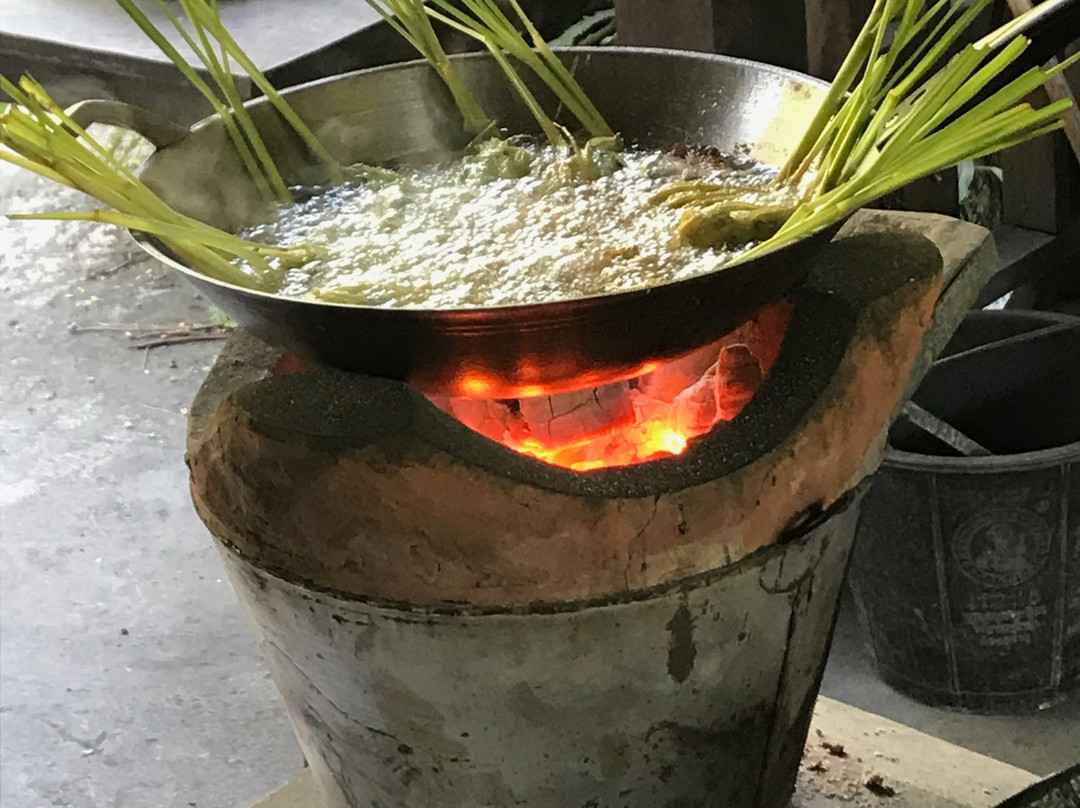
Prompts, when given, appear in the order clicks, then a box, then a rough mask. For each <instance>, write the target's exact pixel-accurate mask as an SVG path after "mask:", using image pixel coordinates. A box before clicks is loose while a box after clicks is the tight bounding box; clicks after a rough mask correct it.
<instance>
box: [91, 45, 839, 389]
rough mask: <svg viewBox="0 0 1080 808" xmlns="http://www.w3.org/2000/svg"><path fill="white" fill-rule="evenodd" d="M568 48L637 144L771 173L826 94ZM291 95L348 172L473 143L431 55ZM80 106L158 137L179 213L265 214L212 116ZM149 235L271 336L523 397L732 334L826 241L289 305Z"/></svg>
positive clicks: (243, 219) (735, 72)
mask: <svg viewBox="0 0 1080 808" xmlns="http://www.w3.org/2000/svg"><path fill="white" fill-rule="evenodd" d="M563 55H564V58H565V59H567V60H568V63H569V64H570V65H571V67H572V69H573V70H574V72H575V74H576V76H577V78H578V80H579V81H580V82H581V84H582V86H583V87H584V89H585V91H586V92H587V93H588V94H589V96H590V97H591V98H593V99H594V101H595V102H596V103H597V105H598V106H599V108H600V110H601V112H602V113H603V114H604V116H605V118H606V119H607V120H608V122H609V123H610V124H611V126H612V127H613V128H614V129H615V130H616V131H617V132H619V133H620V134H621V135H622V136H623V138H624V140H626V141H627V142H628V143H635V144H641V145H645V146H662V147H663V146H671V145H674V144H678V143H701V144H709V145H712V146H716V147H718V148H720V149H721V150H723V151H735V150H737V149H742V148H745V149H748V150H749V153H750V154H751V155H753V156H754V157H756V158H758V159H760V160H762V161H764V162H767V163H774V164H776V163H780V162H782V161H783V160H784V158H785V157H786V156H787V154H788V153H789V152H790V151H791V150H792V149H793V148H794V147H795V144H796V143H797V142H798V139H799V137H800V135H801V134H802V132H803V130H804V129H805V127H806V125H807V124H808V122H809V120H810V118H811V117H812V116H813V114H814V111H815V109H816V107H817V104H818V102H819V100H820V98H821V96H822V95H823V93H824V91H825V89H826V88H827V85H826V84H825V83H824V82H821V81H818V80H816V79H812V78H809V77H807V76H803V75H800V74H797V73H793V72H790V71H787V70H783V69H780V68H776V67H770V66H768V65H762V64H756V63H753V62H748V61H744V60H740V59H733V58H728V57H723V56H715V55H706V54H694V53H687V52H679V51H662V50H645V49H629V48H597V49H592V48H571V49H566V50H565V51H563ZM453 58H454V59H455V61H456V62H457V67H458V69H459V71H460V73H461V75H462V77H463V79H464V80H465V81H466V82H467V84H468V85H469V86H470V87H471V88H472V89H473V90H474V92H475V93H476V95H477V97H478V99H479V101H480V103H481V104H482V105H483V107H484V108H485V109H486V110H488V111H489V114H492V115H494V116H496V117H497V118H498V120H499V122H500V124H501V125H503V126H504V127H506V128H507V129H508V130H509V131H511V132H534V131H536V126H535V123H534V122H533V120H532V118H531V116H530V115H529V113H528V110H527V109H526V108H525V107H524V105H523V104H522V103H521V102H520V101H519V100H518V98H517V96H516V95H515V94H514V93H513V91H512V90H511V89H510V88H509V87H508V85H507V82H506V80H505V78H504V76H503V74H502V73H501V72H500V71H499V69H498V67H497V65H496V64H495V62H494V61H493V60H491V59H490V58H489V57H488V56H486V55H481V54H470V55H463V56H456V57H453ZM532 86H533V89H534V91H535V92H536V93H537V95H538V96H539V97H540V98H541V99H542V101H543V102H544V103H545V105H546V106H547V108H548V109H555V108H556V104H555V103H554V101H553V99H552V98H551V97H550V96H546V94H545V92H544V88H542V87H541V86H539V85H532ZM283 95H284V96H285V97H286V98H287V99H288V101H289V103H290V104H291V105H292V106H293V108H294V109H295V110H296V112H297V113H298V114H299V115H300V116H301V117H302V118H303V119H304V120H305V121H306V122H307V123H308V124H309V126H311V128H312V129H313V130H314V132H315V133H316V135H317V136H318V137H319V139H320V140H321V141H322V143H323V144H324V145H325V146H326V147H327V149H328V150H329V151H330V152H331V153H332V154H333V155H334V157H335V158H337V159H338V160H339V161H340V162H342V163H343V164H349V163H353V162H357V161H363V162H367V163H404V164H411V163H421V162H430V161H432V160H437V159H440V158H442V157H445V156H448V155H449V154H451V153H453V152H454V151H455V150H458V149H460V148H461V147H462V146H464V145H465V144H466V142H467V136H466V135H465V134H464V133H463V131H462V128H461V123H460V115H459V114H458V112H457V109H456V108H455V107H454V105H453V101H452V99H451V98H450V96H449V94H448V93H447V92H446V90H445V88H444V86H443V85H442V83H441V82H440V81H439V79H438V78H437V77H436V75H435V73H434V72H433V71H432V70H431V69H430V68H429V67H428V66H427V65H426V64H425V63H423V62H409V63H405V64H396V65H391V66H387V67H380V68H374V69H370V70H363V71H359V72H356V73H351V74H345V75H341V76H335V77H332V78H328V79H323V80H319V81H315V82H312V83H309V84H305V85H300V86H297V87H295V88H292V89H290V90H288V91H287V92H284V93H283ZM246 106H247V107H248V108H249V110H250V111H251V114H252V117H253V118H254V119H255V121H256V124H257V125H258V126H259V128H260V131H261V132H262V133H263V137H264V139H265V140H266V142H267V146H268V148H269V150H270V152H271V154H272V155H273V157H274V160H275V162H276V163H277V165H278V167H279V169H280V170H281V173H282V175H283V176H284V177H285V179H286V181H287V182H290V183H295V184H305V185H306V184H310V183H313V182H315V183H317V182H319V181H320V179H322V177H321V176H320V174H319V171H320V169H319V168H318V167H317V166H316V165H314V162H313V160H312V159H311V158H310V157H309V155H308V153H307V151H306V149H305V147H304V146H303V144H302V143H301V142H300V140H299V138H297V137H296V136H295V134H294V133H293V132H292V131H291V130H290V129H289V128H288V127H287V125H286V124H285V123H284V122H283V121H282V120H281V119H280V118H279V117H278V115H277V113H276V112H275V111H274V110H273V108H272V107H271V106H270V105H269V104H268V103H267V101H266V99H264V98H260V99H256V100H253V101H251V102H248V104H247V105H246ZM71 113H72V115H73V117H74V118H75V119H76V120H78V121H79V123H80V124H84V125H85V124H88V123H90V122H94V121H96V122H101V123H110V124H114V125H120V126H125V127H127V128H130V129H134V130H135V131H137V132H139V133H141V134H142V135H144V136H145V137H147V138H148V139H149V140H150V141H151V142H152V143H153V144H154V145H155V146H156V151H155V152H154V154H153V155H152V156H151V157H150V158H149V159H148V161H147V162H146V164H145V165H144V166H143V168H142V172H141V176H142V179H143V181H144V182H146V184H147V185H149V186H150V187H151V188H152V189H153V190H154V191H155V192H157V193H158V194H159V195H160V196H161V197H162V198H163V199H164V200H165V201H166V202H168V203H169V204H170V205H172V206H173V207H175V208H176V209H178V210H180V211H181V212H183V213H186V214H188V215H190V216H194V217H195V218H198V219H201V220H203V221H206V222H209V223H212V224H214V225H216V226H218V227H221V228H223V229H226V230H237V229H239V228H241V227H244V226H246V225H249V224H253V223H255V222H257V221H259V220H261V219H265V218H266V217H267V216H268V215H269V209H268V205H267V203H266V202H265V201H263V200H262V199H261V198H260V196H259V195H258V192H257V189H256V188H255V187H254V184H253V183H252V182H251V180H250V179H249V177H248V175H247V174H246V173H245V171H244V168H243V166H242V164H241V162H240V160H239V158H238V157H237V156H236V154H235V152H234V151H233V148H232V146H231V144H230V143H229V142H228V140H227V135H226V134H225V132H224V128H223V127H222V125H221V122H220V120H219V119H218V118H217V117H216V116H212V117H210V118H206V119H204V120H202V121H200V122H198V123H196V124H195V125H194V126H193V127H192V128H191V130H190V131H188V130H186V129H184V128H181V127H178V126H176V125H173V124H171V123H170V122H168V121H166V120H164V119H162V118H160V117H158V116H155V115H152V114H150V113H148V112H145V111H143V110H140V109H137V108H134V107H131V106H129V105H125V104H121V103H118V102H105V101H87V102H83V103H81V104H79V105H77V106H76V107H74V108H73V109H72V110H71ZM569 122H570V121H567V123H569ZM136 238H137V239H138V240H139V243H140V244H141V246H142V247H143V248H144V249H146V250H147V251H148V252H150V253H152V254H153V255H155V256H156V257H157V258H159V259H161V260H162V261H163V262H164V263H166V264H167V265H169V266H171V267H173V268H174V269H176V270H178V271H180V272H181V273H183V274H184V275H185V276H186V277H187V279H188V280H189V281H191V282H192V283H193V284H194V285H195V286H196V287H197V288H198V290H199V291H200V292H201V293H202V294H203V295H204V296H205V297H206V298H207V299H209V300H210V301H212V302H213V303H214V304H216V305H217V306H219V307H220V308H221V309H222V310H224V311H225V312H226V313H227V314H229V315H230V316H231V317H232V318H233V319H234V320H236V321H237V322H238V323H239V324H240V325H242V326H244V327H245V328H246V329H248V330H249V331H250V332H251V333H253V334H255V335H256V336H258V337H260V338H262V339H263V340H265V341H268V342H270V343H273V344H278V345H281V346H283V347H285V348H287V349H289V350H291V351H294V352H296V353H299V354H301V355H305V356H309V357H312V358H315V359H318V360H320V361H322V362H325V363H327V364H329V365H331V366H334V367H337V368H340V369H343V370H350V371H360V372H364V373H370V374H374V375H378V376H384V377H388V378H393V379H399V380H402V381H407V382H409V383H411V384H413V385H414V386H416V387H418V388H420V389H421V390H423V391H425V392H441V393H452V394H465V395H473V396H484V397H514V396H522V395H529V394H533V395H535V394H536V393H537V392H539V391H540V390H543V391H544V392H555V391H560V390H573V389H580V388H582V387H585V386H589V385H592V384H598V383H601V382H607V381H613V380H616V379H620V378H628V377H631V376H634V375H637V374H639V373H641V372H644V371H645V370H647V369H648V367H649V366H650V364H651V363H654V362H657V361H660V360H664V359H668V358H674V357H677V356H680V355H682V354H685V353H687V352H688V351H690V350H693V349H694V348H697V347H700V346H701V345H704V344H707V343H708V342H711V341H713V340H715V339H718V338H719V337H721V336H723V335H724V334H725V333H726V332H728V331H730V330H732V329H733V328H735V327H736V326H738V325H740V324H741V323H742V322H744V321H745V320H746V319H748V318H749V317H750V316H752V315H753V314H754V312H755V311H757V310H758V309H759V308H760V307H761V306H762V305H764V304H766V303H769V302H771V301H773V300H776V299H778V298H780V297H781V296H783V295H784V294H785V293H787V292H789V291H790V290H791V289H792V288H793V287H794V286H796V285H797V284H798V283H799V282H800V281H801V280H802V278H803V277H804V274H805V268H806V266H807V265H808V262H809V259H810V257H811V255H812V254H813V253H814V252H815V251H816V250H818V249H819V248H820V247H821V245H822V244H824V243H826V242H827V241H828V240H829V238H830V233H829V232H822V233H818V234H816V235H813V236H811V237H809V238H807V239H805V240H804V241H801V242H798V243H796V244H793V245H790V246H789V247H787V248H784V249H780V250H777V251H775V252H773V253H771V254H768V255H764V256H762V257H761V258H758V259H756V260H753V261H749V262H746V263H743V264H738V265H735V266H732V267H731V268H728V269H720V270H718V271H714V272H711V273H708V274H705V275H701V276H698V277H694V278H691V279H688V280H684V281H680V282H677V283H668V284H662V285H658V286H654V287H651V288H648V289H643V290H639V291H630V292H621V293H617V294H608V295H601V296H596V297H587V298H579V299H569V300H563V301H559V302H553V303H542V304H536V305H519V306H503V307H493V308H472V309H457V310H448V309H439V310H425V309H415V308H412V309H409V308H401V309H389V308H374V307H366V306H357V305H343V304H334V303H325V302H316V301H308V300H297V299H290V298H284V297H277V296H275V295H271V294H266V293H261V292H255V291H251V290H248V289H243V288H241V287H238V286H233V285H231V284H228V283H223V282H221V281H217V280H214V279H212V278H208V277H206V276H205V275H202V274H201V273H199V272H197V271H195V270H193V269H191V268H190V267H188V266H185V265H184V264H183V263H182V262H180V261H179V260H177V259H176V257H175V256H173V255H170V254H169V253H168V251H167V250H166V249H165V248H164V247H163V246H162V245H161V244H160V243H159V242H157V241H155V240H154V239H152V238H149V237H146V236H145V235H142V234H136Z"/></svg>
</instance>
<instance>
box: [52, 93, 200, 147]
mask: <svg viewBox="0 0 1080 808" xmlns="http://www.w3.org/2000/svg"><path fill="white" fill-rule="evenodd" d="M65 112H66V114H67V115H68V117H69V118H71V119H72V120H73V121H75V123H77V124H78V125H79V126H81V127H82V128H83V129H85V128H86V127H88V126H90V124H93V123H104V124H109V125H110V126H118V127H120V128H122V129H130V130H131V131H133V132H135V133H137V134H139V135H142V136H143V137H144V138H146V139H147V140H149V141H150V142H151V143H152V144H153V145H154V148H155V149H158V150H159V151H160V150H161V149H164V148H166V147H168V146H172V145H174V144H176V143H179V142H180V141H181V140H183V139H184V138H186V137H187V136H188V134H189V133H190V130H189V129H186V128H185V127H183V126H181V125H180V124H178V123H174V122H173V121H170V120H169V119H168V118H164V117H162V116H161V115H158V114H157V113H154V112H150V111H149V110H146V109H143V108H142V107H137V106H134V105H133V104H126V103H124V102H123V101H106V100H103V99H90V100H87V101H80V102H78V103H77V104H73V105H72V106H70V107H68V108H67V109H66V110H65Z"/></svg>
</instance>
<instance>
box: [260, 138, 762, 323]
mask: <svg viewBox="0 0 1080 808" xmlns="http://www.w3.org/2000/svg"><path fill="white" fill-rule="evenodd" d="M499 148H500V147H499V146H497V145H495V146H493V147H492V149H491V150H488V151H484V152H481V153H480V154H479V155H477V154H473V155H467V156H464V157H462V158H459V159H457V160H454V161H452V162H448V163H443V164H440V165H436V166H428V167H424V168H417V169H403V170H400V171H397V172H383V171H382V170H380V169H374V170H372V171H371V172H370V173H369V175H368V176H367V177H365V178H364V179H359V180H355V181H350V182H347V183H345V184H343V185H340V186H337V187H334V188H332V189H329V190H326V191H324V192H320V193H318V194H316V195H315V196H312V197H311V198H309V199H307V200H305V201H303V202H300V203H297V204H295V205H292V206H290V207H288V208H286V209H283V210H281V211H280V214H279V216H278V218H277V219H276V220H275V221H273V222H271V223H269V224H265V225H259V226H257V227H253V228H251V229H249V230H248V231H247V232H246V233H245V234H244V235H245V236H247V237H249V238H253V239H256V240H262V241H267V242H272V243H277V244H296V243H303V242H308V243H312V244H315V245H318V246H319V247H320V250H321V252H322V254H321V255H320V257H319V258H318V259H317V260H315V261H312V262H310V263H308V264H306V265H304V266H302V267H300V268H297V269H292V270H290V271H289V273H288V275H287V276H286V280H285V285H284V287H283V288H282V290H281V291H280V292H279V294H281V295H283V296H286V297H297V298H309V299H321V300H327V301H332V302H336V303H350V304H357V305H368V306H380V307H385V308H427V309H452V308H470V307H485V308H486V307H491V306H508V305H517V304H532V303H546V302H551V301H556V300H566V299H570V298H580V297H589V296H593V295H601V294H609V293H612V292H620V291H628V290H632V289H640V288H644V287H648V286H654V285H657V284H661V283H667V282H670V281H675V280H681V279H684V278H690V277H693V276H695V275H700V274H703V273H706V272H709V271H711V270H713V269H715V268H716V267H717V266H719V265H720V264H723V263H724V262H726V261H729V260H730V259H731V258H732V257H733V256H735V255H737V254H738V252H739V251H741V250H742V249H746V248H747V247H749V246H750V245H746V246H744V247H742V248H740V249H739V250H717V249H699V248H695V247H690V246H682V245H678V244H676V243H674V233H675V227H676V224H677V223H678V221H679V217H680V215H681V211H679V210H674V209H671V208H667V207H663V206H659V205H655V204H650V202H649V199H650V197H651V196H652V195H653V194H655V193H656V192H657V191H659V190H660V189H661V188H662V187H664V186H665V185H667V184H668V183H670V182H672V181H673V180H682V179H694V178H703V179H706V180H708V181H711V182H718V183H725V182H730V183H738V184H739V185H747V184H749V185H754V186H757V185H761V186H764V185H765V183H767V181H768V180H769V179H770V178H771V177H772V175H773V173H774V172H773V170H772V169H769V168H766V167H763V166H760V165H757V164H754V163H753V162H752V161H750V160H748V159H734V160H724V161H721V160H717V159H715V158H705V157H701V156H693V155H689V156H675V155H674V154H672V153H668V152H662V151H658V150H640V149H627V150H626V151H624V152H622V153H621V154H619V155H618V156H615V155H610V154H608V155H601V158H600V159H598V160H597V162H598V163H599V164H602V163H603V160H610V161H611V164H610V165H609V167H608V170H611V168H614V171H612V172H611V173H609V174H608V175H607V176H602V177H600V178H598V179H593V180H585V179H582V178H581V177H580V176H579V177H573V176H571V175H570V174H569V172H568V171H567V170H566V166H565V164H561V163H560V159H559V157H558V155H557V154H556V153H555V152H554V150H553V149H552V148H551V147H550V146H539V145H527V146H525V147H524V148H525V149H526V151H527V153H524V152H514V157H515V159H516V162H515V163H514V165H511V166H509V168H508V167H507V165H506V163H505V162H502V163H500V162H498V161H499V160H503V159H504V158H505V157H506V155H505V153H500V152H499V151H498V150H499ZM525 170H527V172H528V173H527V174H525V175H524V176H520V177H507V176H506V175H507V174H513V173H521V172H523V171H525Z"/></svg>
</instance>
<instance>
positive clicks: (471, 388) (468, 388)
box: [461, 373, 495, 398]
mask: <svg viewBox="0 0 1080 808" xmlns="http://www.w3.org/2000/svg"><path fill="white" fill-rule="evenodd" d="M494 386H495V385H494V384H493V382H492V381H491V379H489V378H487V377H486V376H483V375H481V374H479V373H475V374H470V375H468V376H466V377H465V378H464V379H462V380H461V389H462V391H463V392H464V393H465V395H467V396H470V397H472V398H483V397H484V396H486V395H487V394H488V393H490V392H491V391H492V389H493V388H494Z"/></svg>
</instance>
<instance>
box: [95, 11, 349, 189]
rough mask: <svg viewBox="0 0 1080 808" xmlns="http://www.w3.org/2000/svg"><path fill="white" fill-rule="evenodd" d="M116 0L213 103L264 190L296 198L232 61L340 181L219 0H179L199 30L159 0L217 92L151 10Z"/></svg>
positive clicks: (338, 170) (335, 165) (341, 175)
mask: <svg viewBox="0 0 1080 808" xmlns="http://www.w3.org/2000/svg"><path fill="white" fill-rule="evenodd" d="M116 2H117V3H118V4H119V5H120V7H121V8H123V9H124V11H125V12H126V13H127V15H128V16H129V17H131V19H132V20H133V21H134V22H135V24H136V25H138V26H139V28H141V29H142V31H143V33H145V34H146V35H147V36H148V37H149V38H150V40H151V41H153V43H154V44H155V45H157V46H158V47H159V48H160V49H161V51H162V52H163V53H164V54H165V55H166V56H168V57H169V59H171V60H172V62H173V63H174V64H175V65H176V66H177V68H178V69H179V70H180V72H181V73H182V74H183V75H184V77H185V78H187V80H188V81H190V82H191V84H192V86H193V87H195V89H197V90H198V91H199V92H200V93H201V94H202V95H203V96H204V97H205V98H206V100H207V101H209V102H210V104H211V106H212V107H213V108H214V112H216V113H217V114H218V116H219V117H220V118H221V121H222V123H223V124H224V126H225V131H226V132H227V133H228V135H229V139H230V140H231V141H232V143H233V146H234V147H235V148H236V151H237V153H238V154H239V155H240V159H241V160H242V161H243V163H244V167H245V168H246V169H247V170H248V173H249V174H251V177H252V179H253V180H254V181H255V183H256V185H257V186H258V187H259V189H260V190H261V191H262V192H263V193H264V194H266V195H272V196H274V197H276V198H277V199H278V200H280V201H282V202H291V201H292V194H290V192H289V189H288V186H287V185H286V184H285V180H284V179H283V178H282V177H281V174H280V173H279V172H278V169H277V166H276V165H275V164H274V161H273V158H272V157H271V156H270V152H269V150H268V149H267V148H266V144H265V142H264V141H263V139H262V136H261V135H260V134H259V130H258V128H257V127H256V125H255V122H254V120H253V119H252V117H251V115H250V113H249V112H248V110H247V108H246V107H245V106H244V103H243V100H242V99H241V97H240V94H239V92H238V90H237V88H236V82H235V80H234V78H233V73H232V62H233V61H235V62H236V63H237V64H238V65H240V67H241V68H242V69H243V70H244V72H245V73H247V75H248V76H249V77H250V79H251V80H252V82H253V83H254V84H255V85H256V86H257V87H258V88H259V89H260V90H261V91H262V92H263V93H264V94H265V95H266V97H267V99H268V100H269V102H270V104H271V105H273V107H274V109H276V110H277V112H278V114H280V115H281V117H282V118H284V119H285V121H286V122H287V123H288V124H289V126H291V127H292V129H293V130H294V131H295V132H296V133H297V135H299V136H300V138H301V139H302V140H303V141H304V144H305V145H306V146H307V147H308V149H310V150H311V152H312V154H314V155H315V156H316V157H317V158H318V159H319V160H320V161H321V162H322V163H323V164H324V165H325V166H326V168H327V170H328V172H329V174H330V177H331V179H332V181H334V182H341V181H342V180H343V179H344V173H343V172H342V169H341V166H339V165H338V163H337V161H336V160H335V159H334V158H333V157H332V156H331V155H330V153H329V152H328V151H327V150H326V149H325V148H324V147H323V145H322V144H321V143H320V142H319V139H318V138H317V137H316V136H315V134H314V133H313V132H312V131H311V129H310V128H309V127H308V126H307V124H305V123H304V121H303V120H302V119H301V118H300V116H299V115H297V114H296V112H295V111H294V110H293V109H292V107H290V106H289V104H288V103H287V102H286V101H285V99H284V98H282V97H281V94H280V93H279V92H278V91H277V90H276V89H275V88H274V86H273V85H272V84H271V83H270V82H269V81H268V80H267V78H266V76H264V75H263V73H262V71H260V70H259V68H258V67H257V66H256V65H255V63H254V62H253V61H252V60H251V58H250V57H249V56H248V55H247V54H246V53H245V52H244V50H243V48H241V47H240V45H239V44H238V43H237V42H236V40H235V39H233V37H232V35H231V34H230V33H229V31H228V29H226V28H225V24H224V23H223V22H222V21H221V15H220V13H219V11H218V4H217V0H180V7H181V9H182V10H183V12H184V16H185V17H186V19H187V21H188V24H189V25H190V26H191V29H192V31H193V32H194V34H192V33H189V32H188V30H187V29H186V28H185V27H184V25H183V23H182V22H181V20H180V19H179V18H178V17H177V16H176V15H175V14H174V13H173V12H172V10H171V9H170V8H169V6H168V5H166V3H165V0H154V2H155V3H157V5H158V7H159V8H160V9H161V11H162V13H163V14H164V15H165V16H166V18H167V19H168V20H169V22H170V23H171V24H172V26H173V28H175V29H176V31H177V33H179V34H180V37H181V38H182V39H183V40H184V42H185V43H186V44H187V46H188V47H189V48H190V49H191V51H192V52H193V53H194V54H195V55H196V56H197V57H198V59H199V61H200V62H202V64H203V67H204V68H205V69H206V72H207V73H209V74H210V76H211V78H213V80H214V83H215V84H217V91H216V92H215V90H214V89H213V88H212V87H211V86H210V85H209V84H208V83H207V82H206V81H205V80H204V79H203V78H202V76H201V75H200V74H199V72H198V71H197V70H196V69H195V68H194V67H193V66H192V65H191V63H190V62H188V60H187V59H185V58H184V56H183V54H181V53H180V51H179V50H177V49H176V47H175V46H174V45H173V44H172V43H171V42H169V40H168V38H167V37H166V36H165V35H164V34H163V33H162V32H161V31H160V30H159V29H158V28H157V26H155V25H154V23H153V22H152V21H151V20H150V18H149V17H148V16H147V15H146V13H145V12H144V11H143V10H142V9H141V8H139V6H138V5H136V3H135V0H116Z"/></svg>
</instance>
